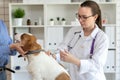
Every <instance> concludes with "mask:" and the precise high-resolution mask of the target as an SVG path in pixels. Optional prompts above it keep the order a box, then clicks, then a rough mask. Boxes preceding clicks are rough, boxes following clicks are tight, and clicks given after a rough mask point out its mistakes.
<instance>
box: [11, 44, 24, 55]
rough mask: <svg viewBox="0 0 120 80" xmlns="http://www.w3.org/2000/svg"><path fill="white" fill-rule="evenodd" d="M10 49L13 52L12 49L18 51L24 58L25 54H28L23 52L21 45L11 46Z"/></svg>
mask: <svg viewBox="0 0 120 80" xmlns="http://www.w3.org/2000/svg"><path fill="white" fill-rule="evenodd" d="M9 47H10V49H11V50H12V49H16V50H17V51H18V52H19V53H20V55H22V56H23V57H24V54H25V53H26V52H24V51H23V49H22V48H21V47H22V45H21V44H20V43H13V44H10V46H9Z"/></svg>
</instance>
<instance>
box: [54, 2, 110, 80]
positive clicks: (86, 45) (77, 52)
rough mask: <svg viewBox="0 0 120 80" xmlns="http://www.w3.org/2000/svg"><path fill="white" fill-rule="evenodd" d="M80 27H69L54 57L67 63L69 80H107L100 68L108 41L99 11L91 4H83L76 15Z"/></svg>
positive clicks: (105, 54)
mask: <svg viewBox="0 0 120 80" xmlns="http://www.w3.org/2000/svg"><path fill="white" fill-rule="evenodd" d="M77 17H78V20H79V22H80V24H81V27H74V28H71V29H70V30H69V32H68V34H67V35H66V37H65V39H64V40H63V42H62V43H61V44H60V45H59V48H58V49H59V50H60V56H59V55H56V58H57V59H58V58H59V57H60V59H61V60H62V61H64V62H68V63H70V65H69V72H70V75H71V79H72V80H106V79H105V75H104V71H103V66H104V65H105V62H106V57H107V53H108V43H109V42H108V38H107V36H106V34H105V33H104V32H103V31H102V30H101V29H102V23H101V10H100V8H99V6H98V4H97V3H96V2H94V1H85V2H83V3H82V4H81V5H80V8H79V10H78V14H77Z"/></svg>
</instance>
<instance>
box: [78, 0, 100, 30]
mask: <svg viewBox="0 0 120 80" xmlns="http://www.w3.org/2000/svg"><path fill="white" fill-rule="evenodd" d="M80 6H81V7H90V8H91V10H92V14H93V16H94V15H96V14H98V18H97V20H96V22H95V23H96V24H97V25H98V27H99V28H100V29H102V22H101V21H102V18H101V10H100V7H99V5H98V4H97V3H96V2H94V1H85V2H83V3H82V4H81V5H80Z"/></svg>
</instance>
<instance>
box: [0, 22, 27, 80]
mask: <svg viewBox="0 0 120 80" xmlns="http://www.w3.org/2000/svg"><path fill="white" fill-rule="evenodd" d="M16 51H18V52H19V53H20V54H21V55H23V54H24V53H25V52H24V51H23V50H22V49H21V45H20V43H12V40H11V38H10V36H9V35H8V31H7V27H6V25H5V24H4V22H3V21H2V20H0V80H7V78H6V71H5V70H6V69H7V70H9V71H11V70H10V69H9V68H6V65H7V64H8V61H9V55H15V54H16Z"/></svg>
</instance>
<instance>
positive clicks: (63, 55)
mask: <svg viewBox="0 0 120 80" xmlns="http://www.w3.org/2000/svg"><path fill="white" fill-rule="evenodd" d="M67 55H68V53H66V52H65V51H60V58H61V60H62V61H65V60H66V57H67Z"/></svg>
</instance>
